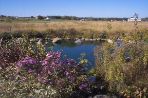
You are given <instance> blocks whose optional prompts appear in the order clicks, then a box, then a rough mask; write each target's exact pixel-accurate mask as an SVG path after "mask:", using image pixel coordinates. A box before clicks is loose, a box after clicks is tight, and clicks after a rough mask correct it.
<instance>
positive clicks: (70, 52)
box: [46, 41, 100, 69]
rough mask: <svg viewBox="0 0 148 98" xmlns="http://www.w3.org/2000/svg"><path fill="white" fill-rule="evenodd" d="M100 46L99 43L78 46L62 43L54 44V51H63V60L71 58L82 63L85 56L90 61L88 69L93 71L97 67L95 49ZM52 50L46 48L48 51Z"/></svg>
mask: <svg viewBox="0 0 148 98" xmlns="http://www.w3.org/2000/svg"><path fill="white" fill-rule="evenodd" d="M98 45H100V43H99V42H83V43H80V44H76V43H74V42H73V41H62V42H61V43H58V44H54V45H53V47H52V50H53V51H61V52H62V54H63V58H71V59H75V60H76V61H78V62H79V61H80V57H82V56H84V58H85V59H87V60H88V64H87V66H86V68H88V69H91V68H93V67H94V66H95V56H94V49H95V47H96V46H98ZM50 50H51V49H50V48H48V45H47V46H46V51H50Z"/></svg>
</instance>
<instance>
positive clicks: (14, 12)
mask: <svg viewBox="0 0 148 98" xmlns="http://www.w3.org/2000/svg"><path fill="white" fill-rule="evenodd" d="M135 12H136V13H138V15H139V17H142V18H143V17H148V0H0V15H9V16H38V15H43V16H47V15H49V16H54V15H59V16H78V17H121V18H122V17H131V16H133V14H134V13H135Z"/></svg>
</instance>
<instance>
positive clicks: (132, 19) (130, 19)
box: [127, 17, 141, 21]
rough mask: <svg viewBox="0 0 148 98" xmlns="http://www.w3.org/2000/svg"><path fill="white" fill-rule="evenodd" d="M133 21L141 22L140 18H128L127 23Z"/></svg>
mask: <svg viewBox="0 0 148 98" xmlns="http://www.w3.org/2000/svg"><path fill="white" fill-rule="evenodd" d="M135 20H137V21H141V19H140V18H138V19H136V18H135V17H131V18H128V20H127V21H135Z"/></svg>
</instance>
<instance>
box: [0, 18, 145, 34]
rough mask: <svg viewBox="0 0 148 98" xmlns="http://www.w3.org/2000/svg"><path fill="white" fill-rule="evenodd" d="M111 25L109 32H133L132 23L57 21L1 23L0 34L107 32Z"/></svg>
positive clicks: (141, 26)
mask: <svg viewBox="0 0 148 98" xmlns="http://www.w3.org/2000/svg"><path fill="white" fill-rule="evenodd" d="M108 24H111V26H112V29H111V30H110V32H112V33H116V32H132V31H133V30H134V23H133V22H119V21H114V22H107V21H83V22H80V21H59V22H54V21H51V22H11V23H6V22H1V23H0V32H17V31H21V32H22V31H23V32H24V31H30V30H34V31H39V32H44V31H47V30H50V29H53V30H59V29H64V30H67V29H71V28H73V29H75V30H76V31H78V32H82V33H85V32H97V33H98V32H103V31H108V29H107V25H108ZM138 26H139V29H140V30H143V29H148V22H139V23H138Z"/></svg>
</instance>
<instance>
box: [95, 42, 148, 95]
mask: <svg viewBox="0 0 148 98" xmlns="http://www.w3.org/2000/svg"><path fill="white" fill-rule="evenodd" d="M147 49H148V47H147V45H146V44H145V43H142V42H140V41H139V42H138V43H132V44H129V43H127V44H125V45H124V46H123V47H120V48H119V47H118V48H117V47H116V46H113V45H111V44H108V43H105V44H104V45H103V48H102V50H99V51H102V52H103V63H101V64H98V65H97V69H99V68H101V69H102V70H99V71H96V74H97V75H101V74H103V75H102V76H104V77H105V80H106V81H108V83H109V90H110V91H111V92H121V91H125V90H126V89H127V87H132V86H136V87H139V88H140V87H144V86H145V85H147V82H148V80H147V78H148V76H147V71H146V70H147V68H148V56H147V55H148V50H147ZM112 50H113V51H112ZM144 81H145V82H144ZM147 86H148V85H147ZM132 93H133V92H132Z"/></svg>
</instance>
